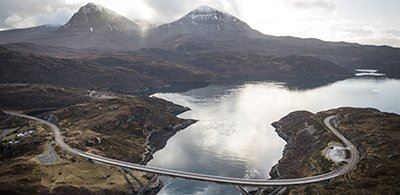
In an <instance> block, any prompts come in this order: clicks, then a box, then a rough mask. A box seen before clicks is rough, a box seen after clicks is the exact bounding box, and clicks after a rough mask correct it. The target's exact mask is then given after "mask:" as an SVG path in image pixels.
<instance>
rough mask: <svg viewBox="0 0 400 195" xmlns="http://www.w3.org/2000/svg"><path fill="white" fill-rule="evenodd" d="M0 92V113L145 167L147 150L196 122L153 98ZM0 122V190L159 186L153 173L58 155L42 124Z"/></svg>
mask: <svg viewBox="0 0 400 195" xmlns="http://www.w3.org/2000/svg"><path fill="white" fill-rule="evenodd" d="M0 91H1V92H2V93H1V94H2V95H0V99H1V100H2V104H3V106H2V109H7V110H10V109H11V110H19V111H20V112H23V113H30V114H34V115H35V116H36V117H39V118H43V119H46V120H48V121H51V122H52V123H55V124H57V125H58V126H59V127H60V128H61V130H62V134H63V136H64V138H65V141H66V142H67V143H68V144H69V145H71V146H72V147H74V148H78V149H80V150H83V151H87V152H91V153H95V154H98V155H102V156H106V157H110V158H114V159H119V160H124V161H130V162H134V163H141V161H142V163H143V164H145V163H147V162H148V160H150V159H151V158H152V152H148V151H146V148H151V151H156V150H159V149H162V148H163V147H164V146H165V144H166V142H167V140H168V139H169V138H170V137H172V136H173V135H174V134H175V133H176V132H177V131H180V130H182V129H184V128H186V127H187V126H189V125H191V124H193V123H194V122H196V121H194V120H190V119H181V118H178V117H176V115H178V114H180V113H183V112H186V111H188V110H189V108H186V107H182V106H179V105H176V104H173V103H171V102H168V101H165V100H162V99H159V98H154V97H137V96H135V97H134V96H126V95H122V94H115V93H104V92H93V91H88V92H86V91H82V90H79V89H73V88H65V89H64V88H58V87H54V86H48V85H7V87H0ZM94 94H95V95H94ZM3 100H4V101H3ZM14 101H18V102H19V104H18V105H19V107H18V108H15V107H13V106H11V105H13V102H14ZM5 105H8V106H9V107H5ZM43 105H46V108H44V109H43ZM49 107H52V108H51V109H48V108H49ZM0 118H1V120H0V130H2V131H1V132H2V134H1V137H0V138H1V145H0V170H2V171H0V184H1V185H0V186H2V187H0V192H3V193H11V192H12V193H18V194H29V193H32V192H36V193H41V194H72V193H78V194H104V193H106V194H110V193H111V194H131V193H146V194H156V193H157V192H158V191H159V190H160V189H161V188H162V186H163V183H162V182H161V181H160V180H158V178H157V177H156V176H155V175H152V174H147V173H141V172H136V171H131V170H124V169H119V168H117V167H113V166H108V165H104V164H98V163H94V162H91V161H87V160H85V159H83V158H81V157H77V156H73V155H70V154H68V153H66V152H65V151H63V150H62V149H61V148H59V147H58V146H55V145H54V144H53V142H54V140H53V139H54V136H53V135H52V134H53V133H52V131H50V130H49V129H47V127H46V126H43V125H37V124H36V123H34V122H32V121H28V120H24V119H19V118H16V117H10V116H8V115H5V114H1V115H0ZM3 130H5V131H3ZM3 132H4V135H3ZM20 135H21V136H23V137H19V136H20ZM144 156H145V160H144V161H143V158H144ZM21 167H23V168H22V170H26V171H21ZM11 173H12V174H13V177H12V178H13V179H12V180H10V179H9V177H10V174H11Z"/></svg>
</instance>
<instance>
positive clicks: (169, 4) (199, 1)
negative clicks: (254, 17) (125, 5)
mask: <svg viewBox="0 0 400 195" xmlns="http://www.w3.org/2000/svg"><path fill="white" fill-rule="evenodd" d="M144 2H145V3H146V5H147V6H149V7H150V8H151V9H152V10H153V11H154V12H155V14H156V15H155V19H154V20H155V21H156V22H159V23H163V22H170V21H172V20H175V19H178V18H179V17H182V16H183V15H185V14H187V13H188V12H190V11H191V10H193V9H196V8H197V7H199V6H202V5H209V6H213V7H215V8H217V9H220V10H222V11H227V12H229V13H231V14H233V15H239V7H238V5H237V2H236V0H214V1H209V0H190V1H186V0H185V1H183V0H163V1H160V0H146V1H144Z"/></svg>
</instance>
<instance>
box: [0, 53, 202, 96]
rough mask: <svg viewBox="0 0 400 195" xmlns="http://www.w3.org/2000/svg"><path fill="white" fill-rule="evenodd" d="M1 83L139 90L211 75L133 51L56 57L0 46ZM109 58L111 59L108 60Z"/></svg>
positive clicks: (117, 90)
mask: <svg viewBox="0 0 400 195" xmlns="http://www.w3.org/2000/svg"><path fill="white" fill-rule="evenodd" d="M0 59H1V60H0V82H1V83H36V84H50V85H55V86H59V87H75V88H81V89H93V90H103V91H113V92H119V93H130V94H132V93H138V92H143V91H147V90H150V89H160V88H165V87H170V86H171V83H176V82H178V83H179V82H188V83H190V82H208V80H209V78H210V75H209V73H207V72H204V71H202V70H200V69H198V68H197V69H193V68H191V67H189V66H182V65H179V64H169V63H166V62H163V61H156V60H149V59H144V58H141V57H135V56H134V55H131V56H130V57H129V59H126V58H124V60H125V61H123V60H118V56H116V57H113V58H103V56H99V59H96V58H89V59H86V58H75V59H71V58H70V59H65V58H54V57H48V56H40V55H36V54H31V53H22V52H18V51H13V50H10V49H7V48H4V47H0ZM106 59H109V61H107V60H106Z"/></svg>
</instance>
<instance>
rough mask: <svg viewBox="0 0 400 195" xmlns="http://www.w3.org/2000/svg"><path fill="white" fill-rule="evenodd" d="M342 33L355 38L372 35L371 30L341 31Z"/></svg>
mask: <svg viewBox="0 0 400 195" xmlns="http://www.w3.org/2000/svg"><path fill="white" fill-rule="evenodd" d="M343 31H344V32H348V33H349V34H351V35H352V36H355V37H366V36H369V35H371V34H372V31H371V30H366V29H343Z"/></svg>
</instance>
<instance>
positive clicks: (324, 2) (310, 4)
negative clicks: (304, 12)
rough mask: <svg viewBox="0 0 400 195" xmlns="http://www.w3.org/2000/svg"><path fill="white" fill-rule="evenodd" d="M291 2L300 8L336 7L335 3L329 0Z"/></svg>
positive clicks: (332, 8)
mask: <svg viewBox="0 0 400 195" xmlns="http://www.w3.org/2000/svg"><path fill="white" fill-rule="evenodd" d="M289 3H290V4H291V5H292V6H294V7H296V8H299V9H324V10H334V9H335V3H333V2H332V1H329V0H307V1H304V0H291V1H289Z"/></svg>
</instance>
